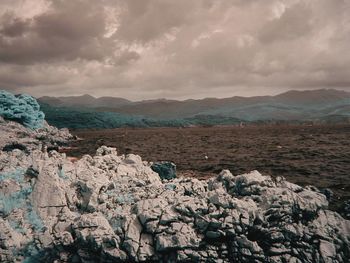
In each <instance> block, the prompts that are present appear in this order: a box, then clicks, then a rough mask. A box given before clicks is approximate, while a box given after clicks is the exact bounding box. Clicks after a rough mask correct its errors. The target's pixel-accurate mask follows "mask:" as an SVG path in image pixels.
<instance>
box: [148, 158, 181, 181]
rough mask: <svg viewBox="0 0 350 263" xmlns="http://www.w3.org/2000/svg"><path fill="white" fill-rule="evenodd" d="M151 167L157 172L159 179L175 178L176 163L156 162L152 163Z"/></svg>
mask: <svg viewBox="0 0 350 263" xmlns="http://www.w3.org/2000/svg"><path fill="white" fill-rule="evenodd" d="M151 168H152V170H153V171H155V172H156V173H157V174H159V177H160V178H161V179H166V180H171V179H174V178H176V165H175V164H174V163H172V162H156V163H154V164H152V166H151Z"/></svg>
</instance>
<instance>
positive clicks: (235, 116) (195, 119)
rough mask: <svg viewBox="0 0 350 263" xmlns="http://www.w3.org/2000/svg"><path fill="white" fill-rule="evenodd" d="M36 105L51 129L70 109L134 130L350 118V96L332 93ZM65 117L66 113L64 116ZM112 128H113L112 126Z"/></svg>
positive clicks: (88, 99) (47, 100)
mask: <svg viewBox="0 0 350 263" xmlns="http://www.w3.org/2000/svg"><path fill="white" fill-rule="evenodd" d="M39 102H40V103H41V104H43V108H44V112H45V114H46V115H47V116H49V117H48V120H49V122H50V120H51V119H55V120H56V121H55V122H54V123H53V124H54V125H58V126H60V123H59V121H58V120H62V119H65V117H60V118H58V119H57V114H58V112H59V111H60V110H59V109H60V108H61V109H63V108H68V112H75V113H76V116H82V115H84V114H85V115H86V114H87V113H86V112H89V114H90V116H92V115H94V116H96V118H97V119H99V120H100V122H101V123H104V124H103V125H107V126H108V125H109V124H108V123H109V122H108V121H107V122H106V119H107V120H110V119H111V118H112V119H113V118H114V117H113V116H117V117H118V118H119V119H120V118H121V119H123V121H122V123H127V124H128V122H125V121H124V120H128V119H129V120H133V121H132V124H131V126H134V125H135V122H134V120H137V121H136V126H138V125H139V124H140V122H141V123H143V125H142V126H161V125H165V126H178V125H179V126H186V125H199V124H200V125H219V124H236V123H239V122H241V121H244V122H275V121H287V122H305V121H316V122H327V123H328V122H331V123H333V122H344V121H346V122H348V121H349V119H350V93H349V92H345V91H340V90H333V89H320V90H307V91H296V90H291V91H288V92H285V93H282V94H279V95H276V96H256V97H239V96H235V97H231V98H224V99H218V98H205V99H199V100H194V99H189V100H184V101H177V100H167V99H158V100H146V101H138V102H131V101H128V100H125V99H121V98H114V97H102V98H94V97H92V96H89V95H83V96H78V97H58V98H55V97H42V98H40V99H39ZM50 107H53V108H54V110H53V109H52V108H50ZM62 112H65V111H61V114H62ZM66 112H67V110H66ZM84 112H85V113H84ZM113 114H114V115H113ZM68 115H69V114H65V116H68ZM107 115H108V116H107ZM102 116H103V117H102ZM106 116H107V117H106ZM332 116H334V119H333V118H332ZM119 119H118V122H117V123H118V124H119V123H120V122H119ZM65 120H67V119H65ZM71 121H73V122H75V121H76V120H74V119H73V120H69V121H67V122H65V123H67V125H69V123H70V122H71ZM129 124H130V123H129ZM129 124H128V125H129ZM84 125H86V124H83V126H84ZM89 126H91V125H89ZM112 126H113V127H115V124H113V125H112ZM79 127H80V126H79ZM108 127H109V126H108ZM117 127H119V126H117Z"/></svg>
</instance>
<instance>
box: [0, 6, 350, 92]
mask: <svg viewBox="0 0 350 263" xmlns="http://www.w3.org/2000/svg"><path fill="white" fill-rule="evenodd" d="M0 10H2V11H0V85H1V86H2V88H6V89H9V90H16V91H25V92H28V93H32V94H34V95H42V94H51V95H70V94H83V93H91V94H93V95H96V96H104V95H112V96H124V97H127V98H131V99H145V98H155V97H169V98H187V97H195V98H198V97H206V96H220V97H225V96H231V95H237V94H238V95H259V94H272V93H279V92H283V91H284V90H287V89H307V88H310V89H312V88H325V87H327V88H342V89H349V87H350V54H349V52H348V47H349V45H350V16H349V15H348V14H349V13H350V3H349V1H346V0H333V1H329V0H266V1H258V0H233V1H224V0H198V1H188V0H178V1H173V0H142V1H141V0H79V1H68V0H55V1H53V0H52V1H49V0H24V1H22V0H21V1H19V0H13V1H8V0H3V1H1V2H0Z"/></svg>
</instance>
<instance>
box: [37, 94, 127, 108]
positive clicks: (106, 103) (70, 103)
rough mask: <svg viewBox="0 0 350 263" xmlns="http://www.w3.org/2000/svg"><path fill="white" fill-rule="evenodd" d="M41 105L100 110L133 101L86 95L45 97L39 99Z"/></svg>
mask: <svg viewBox="0 0 350 263" xmlns="http://www.w3.org/2000/svg"><path fill="white" fill-rule="evenodd" d="M38 101H39V102H41V103H46V104H49V105H51V106H56V107H57V106H58V107H85V108H98V107H109V108H115V107H120V106H123V105H127V104H129V103H131V101H129V100H127V99H123V98H116V97H100V98H95V97H93V96H91V95H88V94H85V95H82V96H70V97H57V98H56V97H49V96H44V97H41V98H39V99H38Z"/></svg>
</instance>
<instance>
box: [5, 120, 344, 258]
mask: <svg viewBox="0 0 350 263" xmlns="http://www.w3.org/2000/svg"><path fill="white" fill-rule="evenodd" d="M0 131H1V136H0V146H1V147H0V149H3V147H4V146H5V145H9V144H11V143H13V142H16V141H17V142H18V143H20V144H22V145H24V146H25V147H26V148H27V151H23V150H22V149H18V148H17V149H12V150H11V151H1V152H0V261H1V262H21V261H23V260H27V262H30V260H32V262H57V263H59V262H146V261H148V262H176V261H182V262H298V263H301V262H332V263H341V262H347V261H348V259H349V257H350V249H349V248H350V223H349V221H348V220H346V219H344V218H343V217H342V216H341V215H339V214H338V213H336V212H332V211H329V210H328V209H327V207H328V201H327V198H326V196H325V195H324V194H323V193H322V192H320V191H318V190H317V189H316V188H314V187H305V188H303V187H301V186H298V185H295V184H292V183H289V182H287V181H286V180H285V179H284V178H277V179H276V180H273V179H272V178H271V177H269V176H263V175H261V174H260V173H259V172H257V171H253V172H251V173H247V174H243V175H238V176H234V175H232V174H231V173H230V172H229V171H227V170H225V171H223V172H221V173H220V174H219V175H218V176H217V177H215V178H211V179H209V180H203V181H199V180H197V179H195V178H174V179H171V180H161V178H160V177H159V175H158V174H157V173H155V172H154V171H153V170H152V169H151V167H150V166H151V164H150V163H147V162H145V161H142V159H141V157H139V156H137V155H132V154H130V155H127V156H123V155H121V156H118V155H117V151H116V149H114V148H109V147H105V146H103V147H101V148H99V149H98V150H97V153H96V155H95V156H89V155H86V156H84V157H83V158H81V159H80V160H76V161H75V162H72V161H71V160H70V159H69V158H67V157H66V155H65V154H60V153H58V152H57V151H55V150H52V151H50V152H49V153H48V152H47V151H45V149H43V145H46V146H48V145H54V143H56V144H57V145H59V144H61V143H64V142H65V141H67V140H69V139H71V138H73V137H72V136H71V135H70V134H69V133H68V131H66V130H63V131H59V130H57V129H55V128H53V127H50V126H45V127H44V128H42V129H39V130H32V129H28V128H26V127H24V126H22V125H20V124H19V123H16V122H12V121H7V120H3V119H1V118H0Z"/></svg>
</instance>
